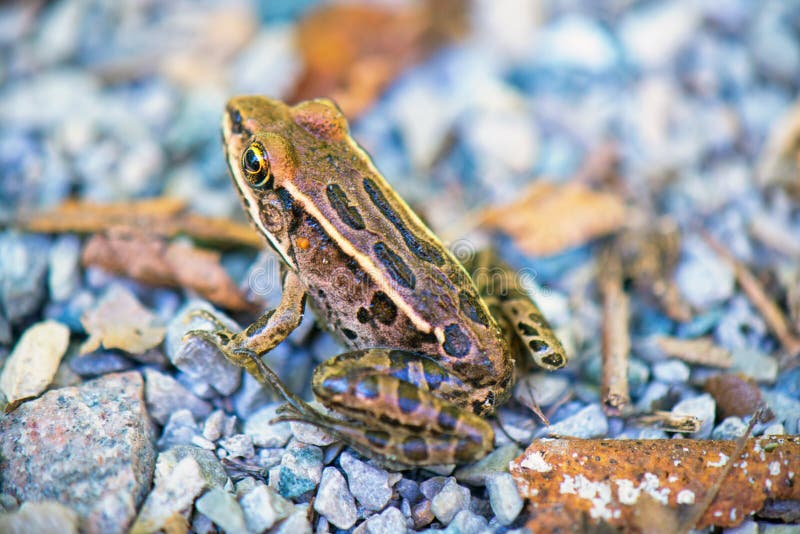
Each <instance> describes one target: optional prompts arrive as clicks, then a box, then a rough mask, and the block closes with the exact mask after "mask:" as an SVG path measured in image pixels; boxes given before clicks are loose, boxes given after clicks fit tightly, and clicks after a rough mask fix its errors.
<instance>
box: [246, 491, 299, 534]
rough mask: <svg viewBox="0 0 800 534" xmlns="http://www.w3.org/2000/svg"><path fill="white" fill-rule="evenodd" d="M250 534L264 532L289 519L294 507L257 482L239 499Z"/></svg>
mask: <svg viewBox="0 0 800 534" xmlns="http://www.w3.org/2000/svg"><path fill="white" fill-rule="evenodd" d="M239 502H240V503H241V505H242V510H243V511H244V517H245V520H246V521H247V528H248V529H249V530H250V531H251V532H264V531H265V530H268V529H270V528H272V526H273V525H274V524H275V523H277V522H278V521H281V520H282V519H285V518H287V517H289V516H290V515H291V514H292V511H293V508H294V506H293V505H292V503H291V502H290V501H287V500H286V499H284V498H283V497H281V496H280V495H278V494H277V493H276V492H275V491H274V490H273V489H272V488H270V487H268V486H266V485H264V484H262V483H260V482H258V483H256V484H255V487H254V488H253V489H251V490H249V491H247V492H246V493H244V494H242V495H241V496H240V498H239Z"/></svg>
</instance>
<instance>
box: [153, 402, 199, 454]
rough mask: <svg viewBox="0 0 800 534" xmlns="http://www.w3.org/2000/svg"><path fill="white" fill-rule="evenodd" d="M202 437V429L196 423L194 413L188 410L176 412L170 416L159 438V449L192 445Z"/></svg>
mask: <svg viewBox="0 0 800 534" xmlns="http://www.w3.org/2000/svg"><path fill="white" fill-rule="evenodd" d="M197 437H200V429H199V428H198V426H197V423H195V421H194V417H193V416H192V412H190V411H189V410H186V409H181V410H176V411H174V412H172V413H171V414H170V415H169V419H167V424H165V425H164V430H163V431H162V432H161V437H160V438H158V447H159V448H160V449H162V450H163V449H168V448H170V447H173V446H175V445H191V444H192V442H193V441H194V440H195V438H197Z"/></svg>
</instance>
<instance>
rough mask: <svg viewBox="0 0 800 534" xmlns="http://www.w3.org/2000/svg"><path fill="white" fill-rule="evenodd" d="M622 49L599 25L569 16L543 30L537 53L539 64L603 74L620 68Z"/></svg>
mask: <svg viewBox="0 0 800 534" xmlns="http://www.w3.org/2000/svg"><path fill="white" fill-rule="evenodd" d="M618 48H619V46H618V44H617V43H616V42H615V41H614V40H613V38H612V35H611V34H610V33H609V32H608V31H607V30H606V29H605V28H603V26H602V25H601V24H600V23H599V22H597V21H595V20H592V19H591V18H589V17H586V16H581V15H566V16H563V17H560V18H559V19H557V20H555V21H553V22H551V23H550V24H548V25H547V26H546V27H545V28H543V31H542V32H541V35H540V36H539V42H538V44H537V48H536V49H537V50H538V51H540V54H537V58H538V62H540V63H542V64H543V65H544V66H546V67H552V68H556V69H576V70H585V71H589V72H601V71H606V70H609V69H612V68H613V67H614V66H615V65H616V64H617V62H618V60H619V52H618Z"/></svg>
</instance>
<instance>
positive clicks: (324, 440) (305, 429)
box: [289, 421, 336, 447]
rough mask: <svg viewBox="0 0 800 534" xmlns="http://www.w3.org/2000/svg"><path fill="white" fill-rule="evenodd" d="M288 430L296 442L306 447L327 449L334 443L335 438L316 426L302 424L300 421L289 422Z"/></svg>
mask: <svg viewBox="0 0 800 534" xmlns="http://www.w3.org/2000/svg"><path fill="white" fill-rule="evenodd" d="M289 428H290V429H291V431H292V434H294V437H295V439H296V440H297V441H301V442H303V443H307V444H308V445H316V446H317V447H327V446H328V445H330V444H331V443H333V442H334V441H336V438H334V437H333V436H331V435H330V434H328V433H327V432H325V430H324V429H322V428H320V427H318V426H317V425H312V424H309V423H304V422H302V421H290V422H289Z"/></svg>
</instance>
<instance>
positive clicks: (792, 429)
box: [763, 391, 800, 434]
mask: <svg viewBox="0 0 800 534" xmlns="http://www.w3.org/2000/svg"><path fill="white" fill-rule="evenodd" d="M763 396H764V401H765V402H766V403H767V406H769V408H770V409H771V410H772V413H774V414H775V421H774V422H775V423H783V426H784V428H785V429H786V433H787V434H797V433H798V431H800V400H797V399H794V398H792V397H789V396H787V395H784V394H783V393H779V392H777V391H764V392H763Z"/></svg>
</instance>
